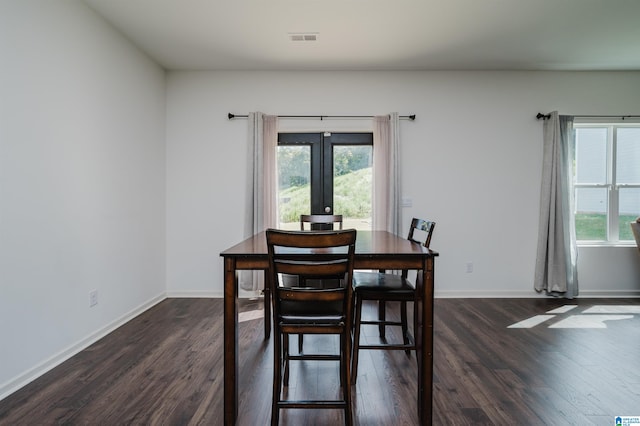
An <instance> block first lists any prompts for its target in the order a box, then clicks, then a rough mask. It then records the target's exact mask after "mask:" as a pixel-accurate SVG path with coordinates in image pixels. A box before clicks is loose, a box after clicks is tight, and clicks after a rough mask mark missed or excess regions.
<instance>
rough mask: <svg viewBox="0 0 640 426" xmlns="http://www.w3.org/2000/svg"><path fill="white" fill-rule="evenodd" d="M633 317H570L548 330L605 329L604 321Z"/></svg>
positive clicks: (552, 325)
mask: <svg viewBox="0 0 640 426" xmlns="http://www.w3.org/2000/svg"><path fill="white" fill-rule="evenodd" d="M632 318H633V315H571V316H570V317H568V318H565V319H563V320H560V321H558V322H557V323H555V324H551V325H550V326H549V328H607V324H605V321H620V320H625V319H632Z"/></svg>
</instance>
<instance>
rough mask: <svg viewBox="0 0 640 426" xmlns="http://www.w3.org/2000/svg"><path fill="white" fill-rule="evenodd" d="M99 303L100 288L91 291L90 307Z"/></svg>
mask: <svg viewBox="0 0 640 426" xmlns="http://www.w3.org/2000/svg"><path fill="white" fill-rule="evenodd" d="M97 304H98V290H93V291H91V292H89V307H90V308H92V307H94V306H96V305H97Z"/></svg>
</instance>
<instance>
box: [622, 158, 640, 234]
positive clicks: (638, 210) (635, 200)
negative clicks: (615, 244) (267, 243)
mask: <svg viewBox="0 0 640 426" xmlns="http://www.w3.org/2000/svg"><path fill="white" fill-rule="evenodd" d="M638 164H640V163H638ZM618 199H619V205H620V223H619V225H620V240H621V241H625V240H633V239H634V238H633V234H632V233H631V227H630V226H629V222H631V221H634V220H636V218H637V217H638V216H640V188H620V192H619V193H618Z"/></svg>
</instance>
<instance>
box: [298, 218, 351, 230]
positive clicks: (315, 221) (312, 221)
mask: <svg viewBox="0 0 640 426" xmlns="http://www.w3.org/2000/svg"><path fill="white" fill-rule="evenodd" d="M306 224H308V225H309V228H308V229H309V230H314V231H315V230H319V229H336V224H338V229H342V215H341V214H301V215H300V230H301V231H304V230H305V225H306Z"/></svg>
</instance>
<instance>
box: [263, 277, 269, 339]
mask: <svg viewBox="0 0 640 426" xmlns="http://www.w3.org/2000/svg"><path fill="white" fill-rule="evenodd" d="M262 297H263V298H264V340H269V336H270V335H271V287H270V284H269V270H265V271H264V291H263V293H262Z"/></svg>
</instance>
